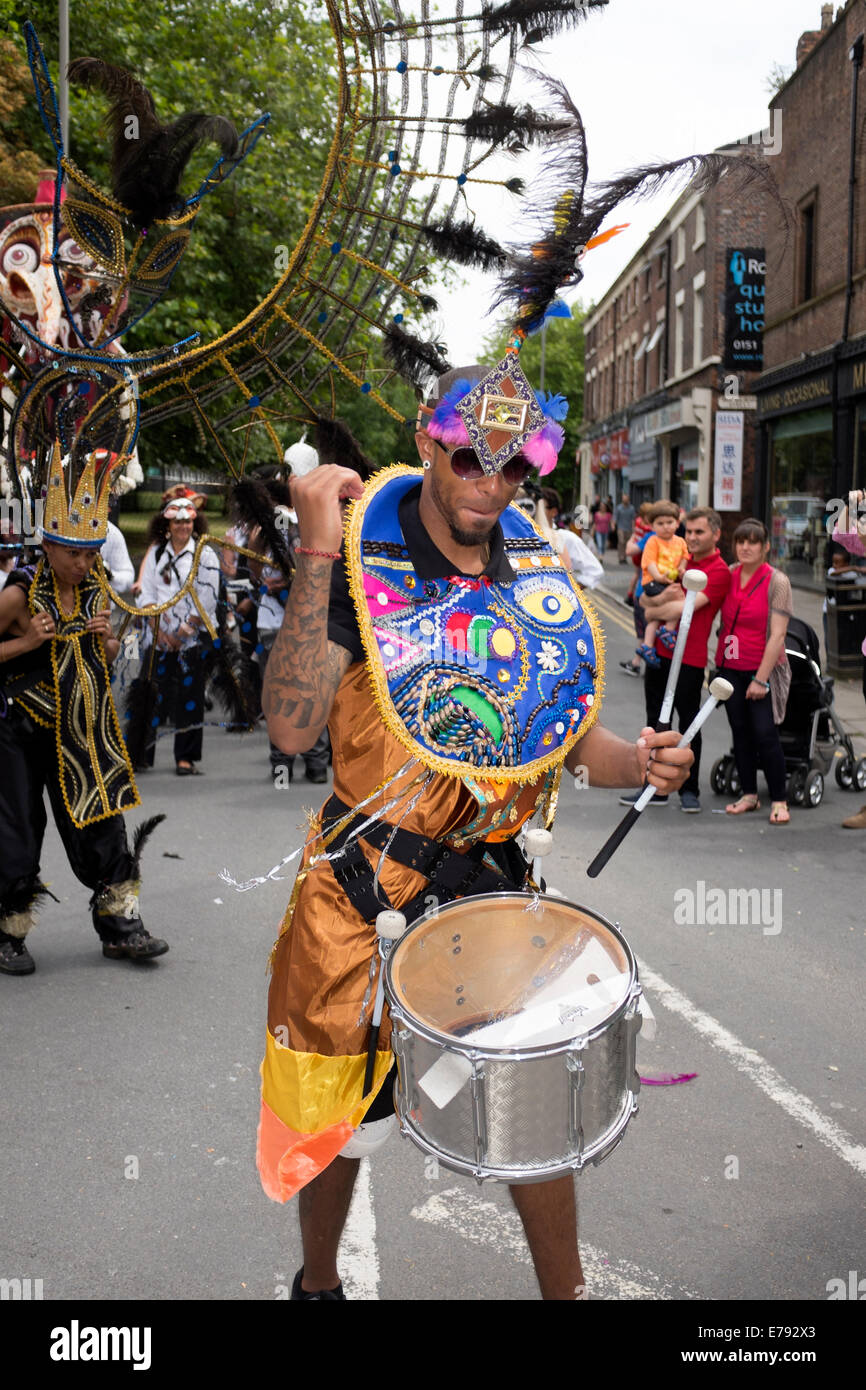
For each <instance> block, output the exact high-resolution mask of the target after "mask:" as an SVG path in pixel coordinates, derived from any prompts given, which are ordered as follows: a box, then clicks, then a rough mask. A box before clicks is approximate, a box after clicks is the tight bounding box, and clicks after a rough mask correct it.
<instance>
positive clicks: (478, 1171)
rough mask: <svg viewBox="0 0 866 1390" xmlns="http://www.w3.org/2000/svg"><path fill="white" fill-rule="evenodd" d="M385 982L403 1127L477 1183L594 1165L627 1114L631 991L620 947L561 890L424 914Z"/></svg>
mask: <svg viewBox="0 0 866 1390" xmlns="http://www.w3.org/2000/svg"><path fill="white" fill-rule="evenodd" d="M385 988H386V992H387V995H388V1002H389V1005H390V1009H391V1018H392V1020H393V1024H394V1030H393V1034H392V1045H393V1047H394V1051H395V1053H396V1055H397V1070H398V1082H397V1088H396V1089H397V1103H398V1111H399V1115H400V1124H401V1127H402V1129H403V1131H404V1133H406V1134H408V1135H409V1136H410V1138H411V1139H413V1140H414V1141H415V1143H416V1144H417V1145H418V1146H419V1147H420V1148H421V1149H423V1150H424V1151H425V1152H426V1153H430V1154H433V1155H435V1156H436V1158H438V1159H439V1160H440V1162H441V1163H442V1164H443V1165H444V1166H445V1167H446V1168H451V1169H453V1170H454V1171H455V1172H458V1173H467V1174H471V1175H472V1176H474V1177H476V1178H477V1179H479V1181H481V1180H483V1179H484V1178H493V1179H498V1180H500V1181H507V1182H510V1183H520V1182H543V1181H544V1180H545V1179H548V1178H554V1177H557V1176H559V1175H560V1174H561V1173H564V1172H567V1171H569V1170H575V1171H579V1170H580V1169H581V1168H582V1167H583V1166H584V1164H586V1163H599V1162H600V1161H601V1160H602V1159H603V1158H606V1157H607V1155H608V1154H609V1153H610V1152H611V1150H612V1149H613V1148H614V1147H615V1146H616V1145H617V1144H618V1143H619V1141H620V1139H621V1138H622V1135H623V1131H624V1130H625V1127H626V1125H627V1124H628V1121H629V1120H630V1118H631V1116H632V1115H633V1114H634V1112H635V1111H636V1109H637V1099H636V1097H637V1093H638V1091H639V1089H640V1081H639V1079H638V1076H637V1072H636V1071H635V1042H636V1038H637V1033H638V1030H639V1028H640V1013H639V1009H638V1005H639V1000H640V985H639V984H638V981H637V970H636V966H635V961H634V957H633V955H632V953H631V951H630V950H629V947H628V944H627V943H626V941H625V940H624V939H623V937H622V936H621V935H620V933H619V932H618V931H617V930H616V928H615V927H613V926H611V924H610V923H609V922H606V921H605V920H604V918H602V917H599V916H598V914H597V913H595V912H591V911H589V910H588V909H587V908H584V907H577V906H575V905H574V904H573V903H568V902H565V901H564V900H562V899H560V898H550V897H537V896H536V897H531V896H528V895H526V894H522V893H493V894H488V895H485V896H483V897H476V898H462V899H460V900H459V901H458V902H454V903H450V904H449V905H448V906H447V907H443V908H440V909H438V910H434V911H433V912H429V913H427V914H425V916H423V917H421V918H419V919H418V921H417V922H415V923H414V925H413V926H412V927H411V928H410V929H409V931H408V932H406V934H405V936H403V937H402V938H401V939H400V941H398V942H397V944H396V945H395V946H394V947H393V949H392V951H391V953H390V955H389V957H388V961H387V965H386V970H385Z"/></svg>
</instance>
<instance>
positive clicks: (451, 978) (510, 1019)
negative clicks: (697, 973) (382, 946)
mask: <svg viewBox="0 0 866 1390" xmlns="http://www.w3.org/2000/svg"><path fill="white" fill-rule="evenodd" d="M634 980H635V968H634V960H633V957H632V955H631V952H630V951H629V948H628V946H627V945H626V943H625V941H624V940H623V938H622V937H621V936H620V935H619V933H618V932H617V931H616V930H615V928H614V927H612V926H611V925H610V924H609V923H607V922H605V921H604V919H603V918H601V917H598V916H597V915H596V914H595V913H593V912H590V911H588V910H587V909H586V908H583V907H577V906H575V905H574V904H572V903H567V902H564V901H563V900H562V899H560V898H547V897H536V898H532V897H528V896H527V895H526V894H522V893H494V894H487V895H485V896H483V897H477V898H463V899H461V900H460V901H459V902H456V903H451V904H449V906H448V907H444V908H441V909H439V910H438V911H434V912H432V913H428V914H427V915H426V916H424V917H422V918H420V919H419V920H418V921H417V922H416V923H415V924H414V926H413V927H411V928H410V930H409V931H408V932H407V933H406V935H405V936H404V937H403V938H402V939H401V940H400V941H399V942H398V944H397V945H396V946H395V947H394V949H393V950H392V951H391V954H390V956H389V958H388V965H387V983H388V990H389V995H390V998H391V1000H392V1002H393V1003H394V1004H395V1005H396V1006H397V1009H398V1010H399V1011H400V1012H403V1013H405V1014H407V1015H409V1016H411V1018H412V1019H413V1020H415V1021H416V1022H417V1023H418V1024H419V1025H421V1027H422V1028H424V1029H426V1030H429V1031H430V1032H431V1033H433V1034H435V1035H438V1036H439V1037H441V1038H443V1039H444V1040H448V1039H452V1040H455V1039H459V1040H460V1042H461V1044H462V1046H463V1047H466V1048H467V1049H470V1048H478V1049H480V1050H481V1051H484V1052H487V1051H493V1052H496V1051H498V1050H500V1049H503V1050H511V1049H517V1050H520V1051H521V1052H523V1051H526V1050H531V1049H532V1048H534V1047H538V1048H544V1049H549V1048H550V1047H554V1048H555V1047H557V1046H559V1045H562V1046H567V1045H568V1044H569V1043H572V1042H573V1041H574V1039H576V1038H580V1037H585V1036H587V1035H588V1034H590V1033H592V1032H593V1031H594V1030H595V1029H597V1028H599V1027H603V1026H604V1024H605V1023H606V1021H607V1020H609V1019H610V1017H611V1016H612V1015H613V1014H615V1013H616V1012H617V1011H618V1010H619V1009H620V1008H622V1006H623V1005H624V1004H625V1002H626V1000H627V999H628V997H629V994H630V993H631V989H632V986H633V984H634Z"/></svg>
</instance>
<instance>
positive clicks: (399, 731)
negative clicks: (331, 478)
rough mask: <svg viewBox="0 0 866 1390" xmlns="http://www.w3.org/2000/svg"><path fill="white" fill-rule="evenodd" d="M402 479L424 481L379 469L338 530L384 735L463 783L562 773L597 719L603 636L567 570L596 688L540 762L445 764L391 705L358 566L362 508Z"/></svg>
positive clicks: (405, 470)
mask: <svg viewBox="0 0 866 1390" xmlns="http://www.w3.org/2000/svg"><path fill="white" fill-rule="evenodd" d="M405 477H412V478H417V479H419V481H420V480H422V479H423V477H424V473H423V470H422V469H420V468H410V467H409V466H408V464H405V463H395V464H391V465H390V467H388V468H382V469H380V470H379V472H378V473H377V474H376V476H375V478H374V479H373V480H372V481H371V482H369V483H368V484H367V487H366V488H365V490H364V495H363V497H360V498H358V499H357V500H356V501H350V502H349V504H348V506H347V507H346V516H345V520H344V527H343V529H344V534H345V540H346V572H347V575H348V580H349V593H350V594H351V597H352V602H353V604H354V606H355V612H356V614H357V617H358V626H359V628H360V631H361V641H362V643H363V646H364V653H365V656H366V666H367V674H368V676H369V679H370V685H371V687H372V692H373V699H374V700H375V702H376V707H377V709H378V711H379V713H380V715H381V716H382V722H383V723H384V725H385V727H386V728H387V730H388V732H389V733H391V734H393V736H394V738H396V739H397V741H398V742H399V743H400V744H402V746H403V747H404V748H405V749H406V750H407V751H408V752H409V753H411V754H412V755H413V756H414V757H416V758H417V759H418V761H419V762H420V763H422V764H423V766H424V767H427V768H429V769H430V770H431V771H432V772H439V773H441V774H442V775H443V776H445V777H455V778H457V779H458V780H459V781H461V782H467V781H469V780H470V779H473V780H474V779H477V778H478V777H479V776H480V777H481V778H482V779H483V780H484V781H485V782H492V783H493V784H494V785H499V784H500V783H507V782H518V783H524V782H535V781H537V780H538V778H539V777H540V776H541V775H542V773H544V772H547V771H548V770H549V769H551V768H559V769H561V768H562V765H563V764H564V762H565V760H566V758H567V757H568V754H569V753H570V752H571V750H572V748H574V747H575V745H576V744H577V743H578V742H579V741H580V739H582V738H583V736H584V734H586V733H588V732H589V730H590V729H591V728H592V726H593V724H595V722H596V720H597V719H598V714H599V710H600V708H601V697H602V692H603V690H604V638H603V636H602V632H601V627H600V624H599V621H598V617H597V615H596V613H595V611H594V609H592V608H591V607H590V606H589V604H587V602H586V600H585V598H584V597H583V591H582V590H581V589H580V587H579V585H577V584H576V583H575V582H574V580H573V579H572V578H571V574H570V573H569V571H568V570H565V569H563V573H564V574H565V575H567V576H568V579H569V582H570V584H571V587H572V589H573V590H574V592H575V595H576V596H577V598H578V602H579V604H580V607H581V609H582V611H583V612H584V613H585V614H586V618H587V622H588V623H589V626H590V631H591V632H592V635H593V640H594V642H595V644H596V687H595V690H594V692H593V693H594V699H593V703H592V705H591V707H590V709H589V710H588V711H587V714H586V717H585V718H584V720H583V721H582V722H581V725H580V727H579V729H578V730H577V732H576V733H575V734H573V735H572V736H571V737H570V738H568V739H566V741H565V742H564V743H562V744H560V746H559V748H557V749H555V750H554V751H553V752H552V753H546V754H545V755H544V757H543V758H535V759H534V760H533V761H532V762H531V763H522V764H520V765H519V766H517V767H507V768H491V767H476V766H475V765H474V764H472V763H460V764H455V763H453V762H450V761H449V760H448V759H447V758H441V757H439V756H438V755H437V754H435V753H431V752H429V751H428V749H426V748H425V747H424V745H423V744H421V743H419V742H418V741H417V740H416V739H414V738H413V737H412V735H411V734H410V733H409V731H408V729H407V728H406V726H405V724H404V723H403V721H402V719H400V717H399V715H398V714H397V712H396V710H395V709H394V706H393V704H392V702H391V694H390V691H389V689H388V680H387V677H386V675H385V672H384V669H383V667H382V660H381V657H380V655H379V645H378V643H377V641H376V636H375V633H374V632H373V625H372V622H371V620H370V614H369V611H368V609H367V601H366V598H365V596H364V573H363V568H362V565H361V531H362V527H363V522H364V516H365V514H366V511H367V508H368V507H369V505H370V503H371V502H372V500H373V498H374V497H376V496H377V495H378V494H379V492H380V491H381V489H382V488H383V487H385V486H386V485H387V484H388V483H389V482H390V481H391V480H392V479H393V478H405ZM521 517H522V519H523V520H527V521H529V522H530V524H531V526H532V528H533V530H534V531H535V532H536V534H537V535H538V537H539V539H541V540H542V541H545V543H546V544H547V543H548V542H547V539H546V537H545V536H544V535H543V534H542V532H541V531H540V530H539V528H538V527H537V526H536V525H535V522H534V521H532V520H531V518H529V517H525V516H524V514H523V513H521ZM557 791H558V788H557ZM554 809H555V808H554Z"/></svg>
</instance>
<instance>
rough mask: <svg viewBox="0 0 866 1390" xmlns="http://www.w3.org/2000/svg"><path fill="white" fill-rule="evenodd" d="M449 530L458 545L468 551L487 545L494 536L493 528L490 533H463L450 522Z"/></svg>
mask: <svg viewBox="0 0 866 1390" xmlns="http://www.w3.org/2000/svg"><path fill="white" fill-rule="evenodd" d="M448 530H449V531H450V532H451V539H452V541H454V543H455V544H456V545H462V546H465V547H466V548H467V549H469V547H471V546H475V545H487V544H489V542H490V538H491V536H492V535H493V528H492V527H491V529H490V530H489V531H461V530H460V529H459V527H457V526H455V525H454V524H453V522H451V521H449V523H448Z"/></svg>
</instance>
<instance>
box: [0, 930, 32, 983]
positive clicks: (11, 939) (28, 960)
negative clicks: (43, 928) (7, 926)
mask: <svg viewBox="0 0 866 1390" xmlns="http://www.w3.org/2000/svg"><path fill="white" fill-rule="evenodd" d="M35 969H36V962H35V960H34V959H33V957H32V956H31V954H30V952H29V951H28V949H27V947H26V946H25V945H24V938H23V937H21V936H9V935H8V934H7V933H6V932H0V972H2V973H3V974H4V975H32V974H33V971H34V970H35Z"/></svg>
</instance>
